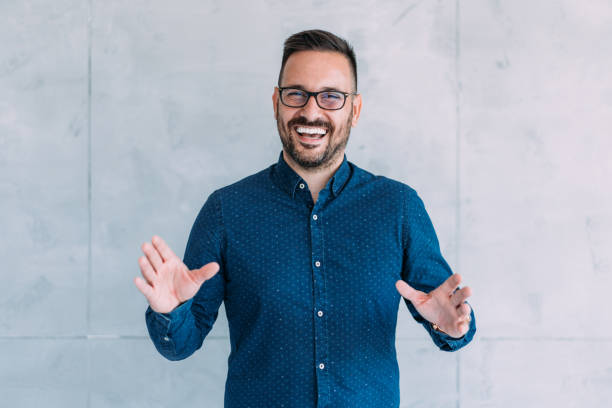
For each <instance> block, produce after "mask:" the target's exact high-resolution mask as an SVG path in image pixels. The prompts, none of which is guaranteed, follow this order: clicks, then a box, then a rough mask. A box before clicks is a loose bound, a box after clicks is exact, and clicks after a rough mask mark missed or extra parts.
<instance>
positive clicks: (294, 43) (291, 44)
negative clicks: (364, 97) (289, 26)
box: [278, 30, 357, 92]
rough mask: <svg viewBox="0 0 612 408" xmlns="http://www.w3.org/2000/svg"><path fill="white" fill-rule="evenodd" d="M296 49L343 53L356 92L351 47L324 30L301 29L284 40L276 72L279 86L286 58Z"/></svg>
mask: <svg viewBox="0 0 612 408" xmlns="http://www.w3.org/2000/svg"><path fill="white" fill-rule="evenodd" d="M297 51H335V52H339V53H341V54H343V55H344V56H345V57H346V58H347V59H348V60H349V62H350V66H351V71H352V74H353V86H354V87H355V90H354V92H357V61H356V59H355V52H354V51H353V47H351V45H350V44H349V43H348V42H346V40H344V39H343V38H340V37H338V36H337V35H335V34H332V33H330V32H329V31H324V30H306V31H301V32H299V33H296V34H293V35H292V36H290V37H289V38H287V39H286V40H285V48H284V49H283V62H282V64H281V69H280V72H279V74H278V85H279V86H280V83H281V79H282V77H283V70H284V69H285V64H286V63H287V60H288V59H289V57H290V56H291V54H293V53H294V52H297Z"/></svg>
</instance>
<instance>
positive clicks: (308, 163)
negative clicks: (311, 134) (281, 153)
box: [276, 102, 353, 169]
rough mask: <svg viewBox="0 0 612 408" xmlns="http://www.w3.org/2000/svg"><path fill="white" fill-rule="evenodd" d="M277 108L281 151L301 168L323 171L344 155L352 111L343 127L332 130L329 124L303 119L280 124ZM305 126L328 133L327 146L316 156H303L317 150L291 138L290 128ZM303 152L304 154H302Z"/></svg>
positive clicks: (299, 118)
mask: <svg viewBox="0 0 612 408" xmlns="http://www.w3.org/2000/svg"><path fill="white" fill-rule="evenodd" d="M278 108H279V106H278V102H277V104H276V127H277V129H278V134H279V136H280V139H281V142H282V144H283V149H284V150H285V151H286V152H287V153H288V154H289V156H290V157H291V158H292V159H293V160H294V161H295V162H296V163H297V164H298V165H300V166H301V167H303V168H308V169H315V168H320V169H324V168H327V167H329V166H331V165H332V164H333V163H334V161H335V160H334V159H335V158H336V157H337V156H338V155H339V154H340V153H344V149H345V148H346V145H347V143H348V140H349V136H350V134H351V122H352V120H353V110H352V109H351V110H350V114H349V116H348V118H347V120H346V122H345V123H344V126H341V127H339V128H338V129H334V127H333V126H332V124H331V123H322V122H318V121H317V122H308V121H306V119H304V118H303V117H298V118H296V119H292V120H290V121H289V122H287V124H285V123H282V122H281V120H280V118H279V109H278ZM298 124H299V125H306V126H325V127H327V129H328V131H327V134H326V135H325V137H327V138H328V139H327V146H326V147H325V150H324V151H323V152H322V153H319V154H318V155H316V156H312V155H308V154H303V153H308V152H309V151H310V150H312V149H316V148H318V146H313V147H312V148H308V147H305V146H304V145H303V144H301V143H300V141H299V140H296V139H294V138H293V137H292V135H291V132H290V128H291V127H293V126H294V125H298ZM296 144H299V146H300V147H301V148H302V151H300V150H298V149H297V146H296ZM304 151H305V152H304Z"/></svg>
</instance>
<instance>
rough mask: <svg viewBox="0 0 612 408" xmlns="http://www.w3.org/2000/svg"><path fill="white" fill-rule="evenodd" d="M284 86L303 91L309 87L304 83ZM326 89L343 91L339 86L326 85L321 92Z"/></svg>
mask: <svg viewBox="0 0 612 408" xmlns="http://www.w3.org/2000/svg"><path fill="white" fill-rule="evenodd" d="M282 88H294V89H301V90H302V91H306V90H307V89H306V88H304V87H303V86H302V85H297V84H296V85H287V86H283V87H282ZM324 91H337V92H342V91H340V90H338V88H336V87H333V86H324V87H323V88H321V91H320V92H324Z"/></svg>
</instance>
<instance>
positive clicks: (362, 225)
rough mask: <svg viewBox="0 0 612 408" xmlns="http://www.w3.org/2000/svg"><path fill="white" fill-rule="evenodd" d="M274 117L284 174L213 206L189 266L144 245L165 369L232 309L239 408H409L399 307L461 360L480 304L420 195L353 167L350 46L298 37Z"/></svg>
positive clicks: (354, 103)
mask: <svg viewBox="0 0 612 408" xmlns="http://www.w3.org/2000/svg"><path fill="white" fill-rule="evenodd" d="M272 103H273V108H274V117H275V119H276V122H277V127H278V132H279V135H280V139H281V142H282V145H283V150H282V152H281V153H280V154H279V156H278V161H277V162H276V163H274V164H272V165H271V166H269V167H268V168H266V169H264V170H262V171H260V172H258V173H256V174H253V175H250V176H248V177H245V178H243V179H242V180H239V181H237V182H235V183H233V184H231V185H229V186H225V187H223V188H219V189H217V190H215V191H214V192H212V193H211V194H210V195H209V197H208V199H207V200H206V202H205V203H204V205H203V207H202V209H201V210H200V212H199V214H198V216H197V217H196V220H195V223H194V225H193V227H192V230H191V233H190V235H189V240H188V242H187V248H186V250H185V256H184V258H183V260H182V261H181V259H179V258H178V257H177V256H176V254H175V253H174V252H173V251H172V250H171V249H170V248H169V247H168V246H167V245H166V243H165V242H164V241H163V240H162V239H161V238H160V237H158V236H154V237H153V239H152V243H148V242H146V243H144V244H143V245H142V250H143V252H144V254H145V256H142V257H140V258H139V264H140V269H141V272H142V275H143V278H144V279H143V278H141V277H136V278H135V280H134V282H135V284H136V286H137V287H138V289H139V290H140V291H141V292H142V293H143V295H144V296H145V297H146V298H147V300H148V302H149V307H148V308H147V310H146V313H145V317H146V324H147V328H148V330H149V334H150V336H151V339H152V341H153V343H154V345H155V347H156V348H157V350H158V351H159V352H160V353H161V354H162V355H163V356H164V357H165V358H167V359H169V360H181V359H184V358H187V357H188V356H190V355H191V354H193V353H194V352H195V351H196V350H197V349H199V348H200V347H202V344H203V341H204V338H205V337H206V335H207V334H208V333H209V332H210V330H211V328H212V326H213V323H214V322H215V321H216V319H217V315H218V310H219V307H220V305H221V303H224V304H225V310H226V315H227V319H228V324H229V336H230V345H231V352H230V356H229V359H228V372H227V380H226V383H225V406H226V407H252V408H260V407H261V408H264V407H265V408H269V407H298V408H301V407H334V408H335V407H360V408H366V407H372V408H381V407H399V395H400V392H399V368H398V364H397V359H396V350H395V331H396V323H397V312H398V306H399V302H400V300H401V299H402V296H403V298H404V302H405V304H406V305H407V307H408V309H409V311H410V313H411V314H412V316H413V317H414V319H415V320H416V321H417V322H418V323H420V324H422V325H423V327H424V328H425V329H426V330H427V332H428V333H429V335H430V336H431V338H432V340H433V342H434V344H435V345H436V346H437V347H439V348H440V349H441V350H444V351H455V350H458V349H460V348H461V347H463V346H465V345H466V344H467V343H469V342H470V341H471V340H472V338H473V336H474V333H475V331H476V324H475V319H474V312H473V310H472V309H471V307H470V305H469V304H468V303H467V301H466V299H467V298H468V297H469V296H470V295H471V290H470V288H469V287H463V288H461V289H459V283H460V276H459V275H457V274H453V272H452V271H451V269H450V267H449V265H448V264H447V262H446V261H445V260H444V258H443V256H442V254H441V252H440V248H439V243H438V240H437V237H436V233H435V231H434V227H433V225H432V223H431V220H430V218H429V216H428V214H427V212H426V210H425V207H424V204H423V202H422V200H421V199H420V197H419V196H418V195H417V193H416V191H415V190H414V189H412V188H411V187H409V186H408V185H406V184H404V183H402V182H400V181H397V180H393V179H390V178H387V177H385V176H381V175H374V174H372V173H370V172H368V171H366V170H364V169H361V168H360V167H358V166H357V165H355V164H354V163H352V162H350V161H348V160H347V158H346V155H345V152H344V150H345V147H346V145H347V142H348V139H349V135H350V130H351V127H353V126H355V125H357V121H358V119H359V114H360V112H361V95H359V94H358V92H357V66H356V61H355V55H354V52H353V50H352V48H351V46H350V45H349V44H348V43H347V42H346V41H344V40H343V39H341V38H339V37H337V36H335V35H334V34H332V33H329V32H326V31H322V30H309V31H303V32H300V33H297V34H294V35H292V36H291V37H289V38H288V39H287V40H286V41H285V48H284V53H283V60H282V64H281V70H280V74H279V80H278V86H277V87H275V88H274V94H273V96H272ZM416 369H417V370H418V368H416Z"/></svg>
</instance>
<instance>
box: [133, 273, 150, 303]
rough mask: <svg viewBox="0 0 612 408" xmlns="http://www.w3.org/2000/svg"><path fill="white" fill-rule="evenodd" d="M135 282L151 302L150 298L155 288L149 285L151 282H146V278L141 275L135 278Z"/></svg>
mask: <svg viewBox="0 0 612 408" xmlns="http://www.w3.org/2000/svg"><path fill="white" fill-rule="evenodd" d="M134 284H135V285H136V287H137V288H138V290H140V292H141V293H142V294H143V295H144V296H145V297H146V298H147V300H148V301H149V303H151V302H150V300H149V299H151V298H152V297H153V288H152V287H151V286H149V284H148V283H147V282H145V281H144V279H142V278H141V277H140V276H137V277H135V278H134Z"/></svg>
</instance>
